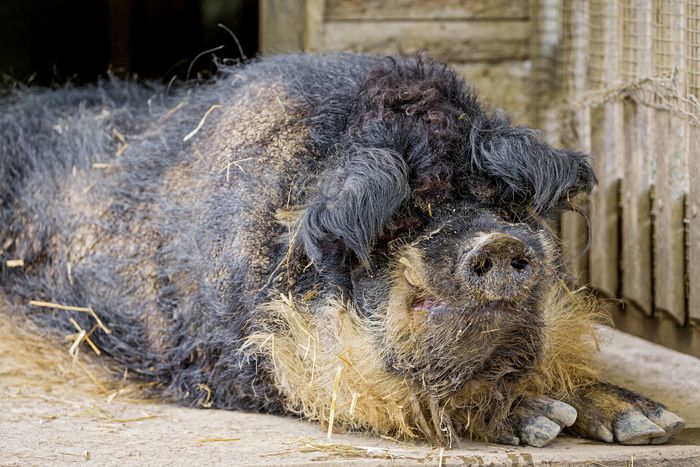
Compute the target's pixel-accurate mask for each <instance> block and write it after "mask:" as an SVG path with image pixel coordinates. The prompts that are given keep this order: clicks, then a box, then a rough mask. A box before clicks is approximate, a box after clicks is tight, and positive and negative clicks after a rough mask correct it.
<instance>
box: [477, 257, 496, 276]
mask: <svg viewBox="0 0 700 467" xmlns="http://www.w3.org/2000/svg"><path fill="white" fill-rule="evenodd" d="M492 267H493V261H491V260H490V259H489V258H486V259H485V260H484V261H482V262H481V263H479V264H477V265H476V266H474V273H475V274H476V275H477V276H483V275H484V274H486V273H487V272H489V271H490V270H491V268H492Z"/></svg>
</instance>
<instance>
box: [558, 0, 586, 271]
mask: <svg viewBox="0 0 700 467" xmlns="http://www.w3.org/2000/svg"><path fill="white" fill-rule="evenodd" d="M588 6H589V3H588V1H587V0H565V1H564V8H563V18H562V19H563V21H564V27H563V37H562V43H563V46H562V52H561V53H562V54H563V55H564V57H562V60H561V63H560V64H559V66H558V68H559V70H560V73H561V74H563V75H564V76H561V82H562V83H563V84H564V86H565V88H564V89H563V95H564V96H563V97H564V99H567V100H572V101H573V100H576V99H578V98H581V97H582V96H583V95H584V94H585V92H586V75H587V66H588V46H589V45H588V21H589V19H588V13H589V9H588ZM561 121H562V122H563V128H562V129H561V131H560V144H561V145H562V146H564V147H566V148H570V149H576V150H579V151H585V152H589V151H590V114H589V111H588V109H587V108H583V109H573V110H569V109H565V110H564V115H563V116H562V119H561ZM561 238H562V250H563V255H564V259H565V261H566V263H567V265H568V267H569V271H570V272H571V274H572V276H573V277H574V279H575V280H576V281H577V282H578V283H579V284H587V283H588V280H589V279H588V254H587V251H586V248H587V246H588V224H587V223H586V220H585V219H584V218H583V217H582V216H581V215H580V214H578V213H575V212H566V213H564V215H563V216H562V219H561Z"/></svg>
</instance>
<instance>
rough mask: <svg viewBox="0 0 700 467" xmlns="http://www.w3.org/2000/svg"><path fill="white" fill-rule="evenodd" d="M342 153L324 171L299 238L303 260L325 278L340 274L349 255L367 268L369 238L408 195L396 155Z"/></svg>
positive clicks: (356, 149)
mask: <svg viewBox="0 0 700 467" xmlns="http://www.w3.org/2000/svg"><path fill="white" fill-rule="evenodd" d="M341 151H342V152H343V159H344V161H343V162H342V163H341V165H340V166H339V167H337V168H336V169H331V170H329V171H327V172H326V174H325V176H324V178H323V179H322V181H321V185H320V187H319V191H318V194H317V195H316V196H315V197H314V198H313V199H312V200H311V201H310V203H309V204H308V205H307V207H306V209H304V211H303V213H302V215H301V217H300V226H299V233H298V235H299V238H300V240H301V241H302V242H303V245H304V248H305V250H306V254H307V255H308V257H309V258H310V259H311V260H312V261H313V262H314V264H315V265H316V267H317V268H318V269H319V270H321V271H323V272H329V273H332V272H333V271H337V270H339V269H341V268H342V267H343V263H344V262H345V261H346V260H347V259H348V256H349V255H354V257H355V258H357V259H358V260H359V261H360V263H362V264H364V265H368V264H369V258H370V251H371V247H372V243H373V241H374V239H375V238H376V236H377V235H378V234H379V233H380V232H381V230H382V228H383V227H384V226H385V224H386V223H387V222H389V220H390V219H391V217H392V216H393V214H394V212H395V211H396V210H397V209H398V208H399V207H400V206H402V205H403V204H404V203H406V202H407V201H408V200H409V199H410V195H411V189H410V187H409V183H408V179H407V176H408V168H407V166H406V163H405V162H404V160H403V158H402V156H401V154H399V153H398V152H396V151H394V150H392V149H388V148H370V147H362V146H360V145H351V146H350V147H348V148H346V149H341Z"/></svg>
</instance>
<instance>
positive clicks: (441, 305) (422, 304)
mask: <svg viewBox="0 0 700 467" xmlns="http://www.w3.org/2000/svg"><path fill="white" fill-rule="evenodd" d="M517 308H518V307H517V305H515V304H513V303H511V302H507V301H502V300H495V301H491V302H487V303H483V304H478V305H471V306H468V307H464V306H454V305H451V304H449V303H446V302H444V301H441V300H439V299H437V298H431V297H429V298H425V297H422V298H417V299H415V300H414V301H413V304H412V305H411V309H412V310H413V311H414V312H422V313H427V314H428V316H430V317H434V318H438V317H441V316H450V315H463V314H465V313H471V314H474V313H477V314H478V315H479V317H480V318H482V319H484V318H486V319H488V318H495V317H497V316H498V315H500V314H503V313H514V312H517Z"/></svg>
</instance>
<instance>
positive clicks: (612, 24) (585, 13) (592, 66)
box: [532, 0, 700, 354]
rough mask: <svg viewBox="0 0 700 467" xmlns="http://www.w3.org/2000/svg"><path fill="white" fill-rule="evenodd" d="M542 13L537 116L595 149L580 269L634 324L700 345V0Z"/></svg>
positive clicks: (625, 323) (548, 127)
mask: <svg viewBox="0 0 700 467" xmlns="http://www.w3.org/2000/svg"><path fill="white" fill-rule="evenodd" d="M532 11H533V24H534V28H533V29H534V32H535V34H536V35H535V36H534V38H533V76H532V82H533V84H534V87H533V92H534V93H535V96H534V98H533V102H535V103H537V104H538V105H536V106H535V107H534V109H533V110H534V113H535V115H533V121H534V122H535V125H536V126H539V127H541V128H543V129H544V130H545V131H546V134H547V135H548V136H549V138H550V139H551V140H552V141H553V142H555V143H557V144H561V145H563V146H567V147H580V148H582V149H584V150H587V151H590V152H591V153H592V154H593V156H594V159H593V163H594V167H595V169H596V173H597V175H598V186H597V187H596V188H595V189H594V192H593V194H592V196H591V200H590V203H589V215H590V221H591V223H590V225H591V238H590V241H591V243H590V250H589V252H588V254H586V255H582V254H581V251H582V250H584V247H585V246H586V242H587V239H588V236H587V226H586V222H585V221H584V219H583V218H582V217H581V216H578V215H576V214H574V213H570V214H567V215H566V216H565V218H564V220H563V221H562V225H561V233H562V236H563V238H564V239H565V242H566V245H567V250H566V251H567V256H568V258H567V259H568V262H569V264H570V266H571V269H572V272H573V273H574V274H575V275H576V277H577V278H578V279H579V281H580V282H581V283H590V284H591V285H592V286H593V287H595V288H596V289H597V290H599V291H600V292H601V293H602V294H603V295H605V296H608V297H616V298H621V299H623V300H624V303H625V307H624V308H625V311H624V312H620V311H619V310H618V311H616V312H614V313H613V315H614V318H615V321H616V322H617V323H618V325H619V326H621V327H622V328H625V329H628V330H630V331H632V332H635V333H638V334H641V335H643V336H645V337H647V338H650V339H652V340H658V341H661V342H662V343H664V344H666V345H670V346H674V347H678V348H680V349H682V350H685V351H689V352H691V353H695V354H698V350H699V347H698V342H699V339H698V337H699V336H698V335H697V332H696V331H693V330H691V329H690V328H693V327H694V326H695V325H697V324H698V322H699V320H700V281H698V278H700V220H699V219H698V207H699V206H698V203H700V192H699V191H698V184H697V179H698V176H699V175H700V159H699V158H698V147H697V145H696V144H694V142H697V141H698V137H699V136H700V129H699V128H698V125H699V124H700V106H699V105H700V104H699V103H698V100H697V96H698V94H699V91H700V74H699V73H700V2H698V1H694V0H689V1H681V0H660V1H651V0H642V1H636V0H625V1H617V2H614V1H613V2H611V1H602V0H599V1H592V2H587V1H564V2H557V1H548V0H541V1H539V2H537V3H536V5H534V7H533V10H532ZM645 317H652V318H653V319H654V321H651V320H646V319H645ZM681 327H686V328H688V330H687V332H686V331H682V330H681V329H679V328H681Z"/></svg>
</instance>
